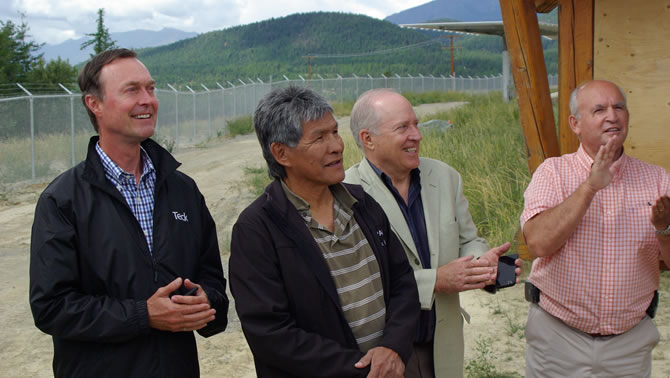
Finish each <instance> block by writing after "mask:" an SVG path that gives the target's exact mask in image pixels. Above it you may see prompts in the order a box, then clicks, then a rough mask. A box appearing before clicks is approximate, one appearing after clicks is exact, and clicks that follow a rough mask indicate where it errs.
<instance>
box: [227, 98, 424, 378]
mask: <svg viewBox="0 0 670 378" xmlns="http://www.w3.org/2000/svg"><path fill="white" fill-rule="evenodd" d="M332 113H333V109H332V107H331V106H330V105H329V104H328V103H327V102H326V100H325V99H324V98H322V97H321V96H319V95H318V94H316V93H315V92H313V91H312V90H310V89H306V88H298V87H289V88H284V89H278V90H275V91H272V92H270V93H269V94H268V95H266V96H265V97H264V98H263V99H262V100H261V101H260V103H259V104H258V107H257V108H256V112H255V113H254V127H255V129H256V134H257V136H258V140H259V142H260V144H261V147H262V149H263V155H264V157H265V160H266V161H267V164H268V170H269V175H270V176H271V177H273V178H274V179H275V181H274V182H273V183H271V184H270V185H268V187H267V188H266V189H265V193H264V194H263V195H262V196H260V197H259V198H258V199H257V200H256V201H254V202H253V203H252V204H251V205H250V206H249V207H248V208H247V209H245V210H244V211H243V212H242V214H241V215H240V217H239V219H238V221H237V222H236V223H235V226H234V227H233V234H232V242H231V257H230V277H231V279H230V288H231V291H232V293H233V296H234V298H235V306H236V309H237V314H238V315H239V317H240V321H241V323H242V329H243V331H244V334H245V337H246V338H247V341H248V343H249V346H250V347H251V351H252V353H253V355H254V362H255V365H256V374H257V375H258V376H259V377H365V376H371V377H402V376H403V374H404V371H405V363H406V362H407V360H408V358H409V356H410V353H411V345H412V337H413V335H414V332H415V328H416V322H417V319H418V315H419V299H418V293H417V289H416V283H415V281H414V276H413V274H412V269H411V268H410V266H409V264H408V262H407V259H406V258H405V255H404V252H403V249H402V246H401V245H400V243H399V241H398V239H397V238H396V237H395V236H394V235H393V232H392V231H391V229H390V225H389V222H388V219H387V218H386V216H385V214H384V212H383V210H382V209H381V207H380V206H379V205H378V204H377V203H376V202H375V201H374V200H373V199H372V198H371V197H369V196H368V195H366V194H365V192H364V191H363V190H362V188H361V187H360V186H355V185H345V184H342V183H341V181H342V179H344V169H343V166H342V151H343V148H344V145H343V143H342V139H341V138H340V136H339V134H338V125H337V122H336V121H335V119H334V118H333V115H332Z"/></svg>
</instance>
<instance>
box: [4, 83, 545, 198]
mask: <svg viewBox="0 0 670 378" xmlns="http://www.w3.org/2000/svg"><path fill="white" fill-rule="evenodd" d="M284 79H285V80H282V81H274V82H272V81H271V82H267V83H266V82H263V81H261V80H260V79H256V80H252V79H247V81H246V82H245V81H243V80H238V81H237V82H236V83H231V82H226V83H225V84H220V83H216V88H208V87H206V86H205V85H203V84H201V87H200V88H195V89H193V88H191V87H189V86H186V89H187V91H184V90H177V89H175V88H174V87H172V86H170V85H168V88H167V89H162V88H161V89H157V90H156V95H157V97H158V100H159V103H160V106H159V111H158V123H157V128H156V134H155V135H154V139H155V140H157V141H158V142H160V143H161V144H163V145H165V146H168V147H169V149H171V150H175V149H178V148H182V147H188V146H194V145H197V144H198V143H202V142H203V141H206V140H207V139H209V138H212V137H214V136H218V135H224V134H225V133H226V122H227V121H229V120H232V119H236V118H239V117H244V116H249V115H251V114H252V113H253V110H254V108H255V106H256V104H257V103H258V101H259V100H260V98H261V97H262V96H263V95H265V94H266V93H268V92H269V91H270V90H272V89H273V88H278V87H286V86H289V85H298V86H309V87H311V88H312V89H314V90H316V91H317V92H319V93H321V94H322V95H323V96H324V97H326V98H327V99H328V100H329V101H331V102H342V101H354V100H355V99H356V98H357V97H358V96H359V95H360V94H361V93H363V92H365V91H366V90H368V89H372V88H394V89H395V90H397V91H399V92H401V93H402V92H431V91H445V92H446V91H460V92H469V93H486V92H491V91H501V92H502V89H503V76H502V75H500V76H491V77H486V76H485V77H474V78H472V77H467V78H464V77H451V76H447V77H445V76H432V75H428V76H424V75H420V74H419V75H416V76H411V75H408V76H402V77H401V76H397V75H396V76H392V77H385V76H382V77H372V76H369V75H368V76H355V75H354V77H346V78H345V77H340V76H339V75H337V78H332V79H331V78H327V79H324V78H322V77H320V76H319V77H318V78H312V79H311V80H305V79H303V78H302V77H301V79H299V80H290V79H288V78H287V77H285V76H284ZM557 83H558V77H557V76H549V85H550V86H556V85H558V84H557ZM17 86H19V87H20V88H21V89H22V90H23V91H24V93H25V96H20V97H11V98H0V187H1V186H3V185H5V184H10V183H15V182H20V181H26V180H31V181H32V182H36V181H44V180H48V179H51V178H53V177H54V176H56V175H57V174H59V173H61V172H63V171H64V170H66V169H67V168H69V167H71V166H74V165H75V164H76V163H77V162H79V161H81V160H83V159H84V157H85V154H86V147H87V143H88V139H89V138H90V136H91V135H93V134H94V131H93V127H92V126H91V124H90V120H89V118H88V115H87V113H86V110H85V109H84V106H83V104H82V102H81V94H80V93H77V92H76V91H75V89H73V88H67V87H65V86H63V85H60V88H61V89H62V91H63V93H62V94H49V95H33V94H32V93H30V91H29V90H27V89H25V88H23V87H22V86H21V85H19V84H17Z"/></svg>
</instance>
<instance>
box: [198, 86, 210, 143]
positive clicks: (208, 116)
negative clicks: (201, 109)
mask: <svg viewBox="0 0 670 378" xmlns="http://www.w3.org/2000/svg"><path fill="white" fill-rule="evenodd" d="M200 85H201V86H202V87H203V88H205V91H207V126H208V127H209V136H210V137H211V136H212V99H211V98H210V96H209V88H207V87H206V86H205V84H203V83H200Z"/></svg>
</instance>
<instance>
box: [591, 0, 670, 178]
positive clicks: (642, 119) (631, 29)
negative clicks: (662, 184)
mask: <svg viewBox="0 0 670 378" xmlns="http://www.w3.org/2000/svg"><path fill="white" fill-rule="evenodd" d="M594 9H595V10H594V72H593V75H594V78H595V79H607V80H611V81H614V82H615V83H617V84H618V85H619V86H621V87H622V88H623V89H624V91H625V92H626V96H627V100H628V108H629V109H630V130H629V132H628V138H627V139H626V143H625V148H626V153H628V154H629V155H631V156H634V157H636V158H638V159H641V160H644V161H647V162H649V163H653V164H657V165H660V166H663V167H664V168H665V169H666V170H670V39H668V38H669V37H670V0H645V1H635V2H631V1H630V0H595V7H594Z"/></svg>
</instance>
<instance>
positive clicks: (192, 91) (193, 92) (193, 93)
mask: <svg viewBox="0 0 670 378" xmlns="http://www.w3.org/2000/svg"><path fill="white" fill-rule="evenodd" d="M185 87H186V89H188V90H189V91H190V92H191V95H193V139H195V91H194V90H193V89H191V87H189V86H188V85H186V86H185Z"/></svg>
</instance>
